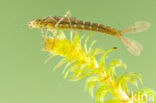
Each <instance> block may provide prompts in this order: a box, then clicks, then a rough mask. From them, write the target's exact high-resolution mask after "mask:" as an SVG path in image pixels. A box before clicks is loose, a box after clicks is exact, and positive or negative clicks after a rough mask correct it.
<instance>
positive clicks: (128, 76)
mask: <svg viewBox="0 0 156 103" xmlns="http://www.w3.org/2000/svg"><path fill="white" fill-rule="evenodd" d="M136 77H137V78H138V79H139V80H140V82H142V81H141V77H140V75H139V74H137V73H124V74H121V75H120V76H119V78H118V81H117V83H118V84H119V85H120V87H121V88H122V89H124V90H127V86H125V85H127V81H129V82H131V83H132V84H134V85H135V86H136V87H138V85H137V80H136V79H137V78H136ZM125 87H126V88H125Z"/></svg>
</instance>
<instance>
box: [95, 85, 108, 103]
mask: <svg viewBox="0 0 156 103" xmlns="http://www.w3.org/2000/svg"><path fill="white" fill-rule="evenodd" d="M108 90H109V87H108V86H107V85H105V84H104V83H103V84H102V85H100V86H99V87H98V89H97V91H96V102H97V103H103V102H104V97H105V95H106V93H107V92H108Z"/></svg>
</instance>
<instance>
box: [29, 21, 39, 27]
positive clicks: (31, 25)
mask: <svg viewBox="0 0 156 103" xmlns="http://www.w3.org/2000/svg"><path fill="white" fill-rule="evenodd" d="M28 26H29V27H30V28H31V29H32V28H38V27H39V21H38V20H37V19H34V20H32V21H30V22H28Z"/></svg>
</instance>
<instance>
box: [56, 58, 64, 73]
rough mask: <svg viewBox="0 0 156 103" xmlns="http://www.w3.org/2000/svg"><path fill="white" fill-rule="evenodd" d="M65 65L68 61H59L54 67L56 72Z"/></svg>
mask: <svg viewBox="0 0 156 103" xmlns="http://www.w3.org/2000/svg"><path fill="white" fill-rule="evenodd" d="M64 63H66V59H65V58H63V59H61V60H60V61H59V63H58V64H57V65H56V66H55V67H54V70H56V69H58V68H59V67H60V66H62V65H63V64H64Z"/></svg>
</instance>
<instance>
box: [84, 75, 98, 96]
mask: <svg viewBox="0 0 156 103" xmlns="http://www.w3.org/2000/svg"><path fill="white" fill-rule="evenodd" d="M99 80H100V77H99V76H92V77H89V78H88V79H87V81H86V85H85V88H86V89H88V91H89V93H90V94H91V96H92V97H93V91H94V88H95V85H96V83H97V82H98V81H99Z"/></svg>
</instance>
